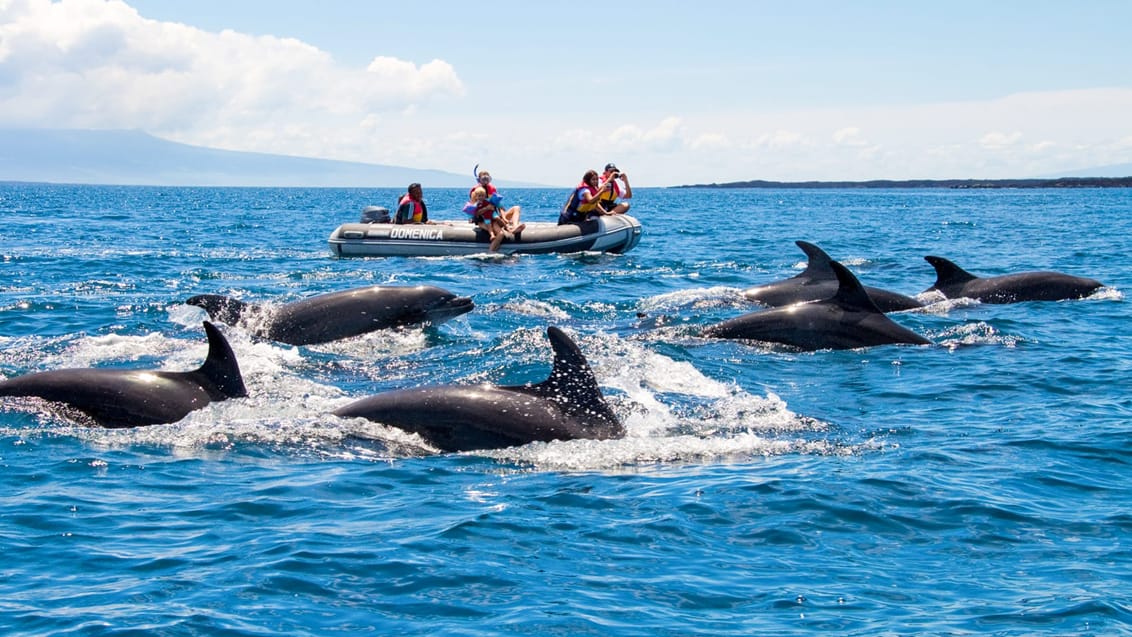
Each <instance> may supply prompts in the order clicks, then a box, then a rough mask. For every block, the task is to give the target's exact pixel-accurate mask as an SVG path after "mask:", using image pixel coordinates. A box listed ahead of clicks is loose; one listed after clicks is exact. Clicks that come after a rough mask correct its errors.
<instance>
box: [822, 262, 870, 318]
mask: <svg viewBox="0 0 1132 637" xmlns="http://www.w3.org/2000/svg"><path fill="white" fill-rule="evenodd" d="M829 266H830V267H831V268H833V273H834V274H835V275H837V294H834V295H833V298H832V299H831V300H832V301H834V302H835V303H838V304H839V305H841V306H843V307H851V308H854V309H858V310H861V311H867V312H876V313H878V314H883V312H881V311H880V308H878V307H877V304H876V303H874V302H873V299H872V297H870V296H869V293H868V292H866V291H865V288H864V286H862V285H861V282H860V281H858V280H857V277H856V276H854V275H853V273H852V272H850V271H849V268H846V267H845V266H843V265H841V264H840V263H838V262H837V261H830V262H829Z"/></svg>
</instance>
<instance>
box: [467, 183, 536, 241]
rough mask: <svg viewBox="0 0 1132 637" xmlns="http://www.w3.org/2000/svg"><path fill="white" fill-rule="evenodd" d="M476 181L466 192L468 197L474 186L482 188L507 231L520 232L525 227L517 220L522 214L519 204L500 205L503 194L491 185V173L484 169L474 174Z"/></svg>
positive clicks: (474, 188)
mask: <svg viewBox="0 0 1132 637" xmlns="http://www.w3.org/2000/svg"><path fill="white" fill-rule="evenodd" d="M476 182H477V183H476V185H475V186H472V190H471V191H469V192H468V198H469V199H470V198H471V196H472V193H473V192H475V190H476V188H483V189H484V192H485V193H486V195H487V200H488V201H490V202H492V203H493V204H495V207H496V214H498V215H500V216H501V217H502V219H503V225H504V226H505V227H506V228H507V231H508V232H522V231H523V229H524V228H526V227H527V226H526V225H525V224H522V223H520V222H519V217H521V216H522V210H520V209H519V206H511V207H510V208H507V209H506V210H504V209H503V207H502V206H501V205H500V204H501V203H502V202H503V195H501V194H499V191H498V190H496V188H495V186H494V185H492V183H491V173H489V172H487V171H486V170H481V171H480V172H479V174H478V175H476Z"/></svg>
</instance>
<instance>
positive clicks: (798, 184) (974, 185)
mask: <svg viewBox="0 0 1132 637" xmlns="http://www.w3.org/2000/svg"><path fill="white" fill-rule="evenodd" d="M675 188H960V189H972V190H973V189H984V188H1132V177H1057V178H1054V179H904V180H898V179H874V180H871V181H765V180H762V179H755V180H752V181H731V182H727V183H724V184H692V185H687V186H675Z"/></svg>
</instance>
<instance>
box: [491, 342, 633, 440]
mask: <svg viewBox="0 0 1132 637" xmlns="http://www.w3.org/2000/svg"><path fill="white" fill-rule="evenodd" d="M546 336H547V338H548V339H550V345H551V347H552V348H553V349H554V365H553V367H552V369H551V371H550V376H549V377H548V378H547V379H546V380H544V381H543V382H541V383H538V384H537V385H530V386H521V387H508V388H507V389H510V390H513V391H521V392H526V393H530V394H534V395H536V396H539V397H541V398H545V399H548V400H552V401H554V402H555V403H556V404H557V405H558V406H559V409H560V410H561V411H562V413H564V414H566V415H567V416H570V417H571V418H574V419H576V420H578V421H579V422H583V423H587V424H588V426H589V427H590V428H592V429H594V430H595V431H594V433H595V436H594V437H596V438H620V437H621V436H624V435H625V429H624V426H623V425H622V424H621V421H620V420H618V418H617V416H616V414H614V413H613V410H612V409H611V408H610V407H609V404H608V403H606V402H605V396H604V394H602V392H601V387H599V386H598V384H597V377H596V376H595V375H594V372H593V370H592V369H591V368H590V364H589V361H587V360H586V357H585V355H584V354H582V350H581V349H579V348H578V345H577V343H575V342H574V341H573V339H571V338H570V337H569V336H567V335H566V333H565V332H563V331H562V330H561V329H559V328H557V327H555V326H553V325H551V326H549V327H547V328H546Z"/></svg>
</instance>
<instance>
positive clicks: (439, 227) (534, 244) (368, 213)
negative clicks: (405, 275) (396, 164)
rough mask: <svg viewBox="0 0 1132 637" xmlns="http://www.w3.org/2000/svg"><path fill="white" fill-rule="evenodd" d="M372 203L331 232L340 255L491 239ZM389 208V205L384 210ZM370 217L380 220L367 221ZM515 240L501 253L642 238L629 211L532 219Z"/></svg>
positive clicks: (462, 247)
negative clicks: (392, 214) (563, 220)
mask: <svg viewBox="0 0 1132 637" xmlns="http://www.w3.org/2000/svg"><path fill="white" fill-rule="evenodd" d="M374 208H376V207H373V206H371V207H370V208H367V209H366V210H364V211H363V212H362V219H363V221H362V222H359V223H344V224H342V225H340V226H338V227H337V228H336V229H335V230H334V232H332V233H331V234H330V239H329V242H330V251H331V252H332V253H334V255H335V256H339V257H392V256H406V257H408V256H412V257H441V256H463V255H469V254H483V253H485V252H488V246H489V244H490V243H491V242H490V240H489V237H488V235H487V233H486V232H484V231H483V230H481V229H479V228H477V227H476V226H475V225H473V224H471V223H469V222H468V221H437V222H435V223H429V224H410V225H395V224H391V223H388V222H383V221H382V220H380V219H384V218H386V217H387V216H383V215H380V214H374V213H375V212H376V213H380V210H377V211H375V210H373V209H374ZM382 210H383V209H382ZM367 218H379V220H377V221H372V222H367V221H365V220H366V219H367ZM525 223H526V226H527V227H526V228H525V229H524V230H523V231H522V232H518V233H516V234H515V237H514V238H513V239H504V240H503V243H502V244H501V245H500V246H499V253H500V254H547V253H551V252H612V253H615V254H620V253H622V252H628V251H629V250H632V249H633V247H634V246H636V245H637V242H638V241H640V239H641V224H640V222H639V221H637V220H636V219H635V218H633V217H630V216H629V215H606V216H602V217H597V218H595V219H591V220H589V221H585V222H582V223H570V224H565V225H561V226H560V225H557V224H556V223H552V222H538V221H534V222H532V221H527V222H525Z"/></svg>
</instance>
